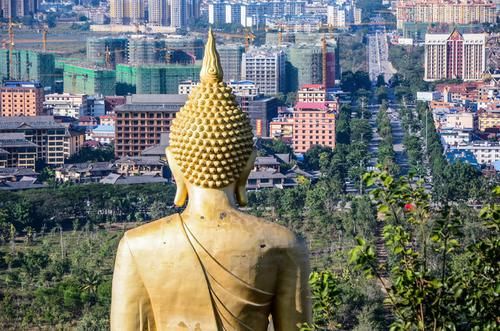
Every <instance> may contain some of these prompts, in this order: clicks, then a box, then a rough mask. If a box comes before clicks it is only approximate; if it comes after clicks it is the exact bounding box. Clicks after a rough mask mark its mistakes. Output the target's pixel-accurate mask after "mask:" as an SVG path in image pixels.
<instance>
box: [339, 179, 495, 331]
mask: <svg viewBox="0 0 500 331" xmlns="http://www.w3.org/2000/svg"><path fill="white" fill-rule="evenodd" d="M364 179H365V180H366V183H367V185H373V184H375V185H376V186H375V189H373V190H372V193H371V195H372V197H373V200H374V202H375V203H376V205H377V210H378V213H379V214H380V215H383V220H384V223H385V225H384V227H383V238H384V242H385V246H386V247H387V248H388V249H389V252H390V254H391V255H390V257H389V261H390V262H389V263H384V264H383V265H382V266H380V265H379V262H378V260H377V256H376V255H377V254H376V251H375V249H374V247H373V246H372V245H370V244H369V243H368V242H367V241H366V240H364V239H362V238H359V239H358V245H357V246H356V247H355V248H353V249H352V250H351V251H350V253H349V255H350V262H351V263H352V264H353V265H354V266H355V268H356V269H357V270H361V271H363V272H364V274H365V275H366V276H367V277H377V278H378V280H379V282H380V283H381V284H382V285H383V286H384V287H385V288H386V291H387V296H388V297H387V302H388V303H390V305H391V306H392V308H393V314H394V317H395V319H394V322H393V323H392V325H391V330H428V329H429V330H430V329H432V330H455V329H459V330H496V329H497V328H498V327H499V322H498V320H497V313H496V312H494V310H495V309H496V308H492V307H497V306H498V305H499V304H500V298H499V297H498V295H497V294H498V293H495V292H496V291H497V290H496V288H497V286H498V282H499V281H500V273H499V271H500V266H499V265H498V263H497V262H498V259H499V258H500V255H499V253H498V245H499V244H500V236H499V235H498V229H499V228H500V227H499V222H500V207H499V205H498V204H495V203H493V204H490V205H486V206H485V207H484V208H483V210H482V211H481V213H480V215H479V216H480V217H481V218H482V219H483V231H485V235H483V237H482V238H481V239H479V242H474V243H473V244H469V246H466V247H464V244H463V242H464V240H463V232H462V228H463V223H462V219H463V218H464V215H462V214H461V212H460V210H459V209H457V208H456V206H455V205H436V204H431V196H430V195H429V194H428V193H427V192H426V190H425V188H424V186H423V182H419V183H418V185H417V186H413V185H411V183H410V181H409V179H408V178H406V177H401V178H394V177H392V176H390V175H389V173H388V172H384V171H382V172H372V173H368V174H366V176H365V178H364ZM494 194H495V196H496V198H497V199H498V197H500V187H499V188H496V189H495V191H494ZM471 212H473V211H472V210H467V211H466V213H467V214H469V215H470V213H471ZM462 252H465V253H462ZM472 256H474V258H473V261H471V260H469V259H471V258H472ZM458 261H459V264H458V265H457V264H456V263H457V262H458ZM464 261H469V263H468V264H464V263H463V262H464ZM493 261H496V262H493ZM454 265H457V266H458V268H459V269H456V270H454V267H453V266H454ZM479 266H481V267H479ZM383 270H390V276H391V282H390V283H389V282H387V280H384V278H383V277H382V272H383ZM477 293H480V295H477Z"/></svg>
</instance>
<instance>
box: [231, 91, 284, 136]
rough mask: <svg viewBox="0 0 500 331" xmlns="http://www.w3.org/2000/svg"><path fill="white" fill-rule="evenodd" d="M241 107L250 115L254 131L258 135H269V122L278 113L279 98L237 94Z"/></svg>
mask: <svg viewBox="0 0 500 331" xmlns="http://www.w3.org/2000/svg"><path fill="white" fill-rule="evenodd" d="M236 100H237V101H238V103H239V104H240V106H241V109H242V110H243V111H244V112H246V113H248V115H249V116H250V123H251V124H252V129H253V133H254V135H255V136H256V137H268V136H269V123H270V122H271V120H272V119H273V118H274V117H275V116H276V115H278V100H277V99H276V98H273V97H265V96H250V97H247V96H241V95H240V96H237V97H236Z"/></svg>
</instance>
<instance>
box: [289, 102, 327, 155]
mask: <svg viewBox="0 0 500 331" xmlns="http://www.w3.org/2000/svg"><path fill="white" fill-rule="evenodd" d="M314 145H322V146H327V147H331V148H334V147H335V111H334V110H331V109H329V107H328V106H327V104H326V103H319V102H310V103H307V102H298V103H297V106H296V108H295V111H294V113H293V150H294V151H295V153H305V152H307V151H308V150H309V149H310V148H311V147H312V146H314Z"/></svg>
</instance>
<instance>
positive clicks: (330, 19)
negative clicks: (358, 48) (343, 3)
mask: <svg viewBox="0 0 500 331" xmlns="http://www.w3.org/2000/svg"><path fill="white" fill-rule="evenodd" d="M346 19H347V15H346V11H345V10H344V9H342V8H340V7H338V6H328V8H327V23H328V25H329V26H332V27H334V28H345V27H346V23H347V22H346Z"/></svg>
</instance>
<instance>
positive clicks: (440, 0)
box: [396, 0, 497, 29]
mask: <svg viewBox="0 0 500 331" xmlns="http://www.w3.org/2000/svg"><path fill="white" fill-rule="evenodd" d="M496 17H497V14H496V4H495V1H493V0H399V1H398V2H397V6H396V18H397V27H398V29H403V27H404V24H405V23H447V24H473V23H495V21H496Z"/></svg>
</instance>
